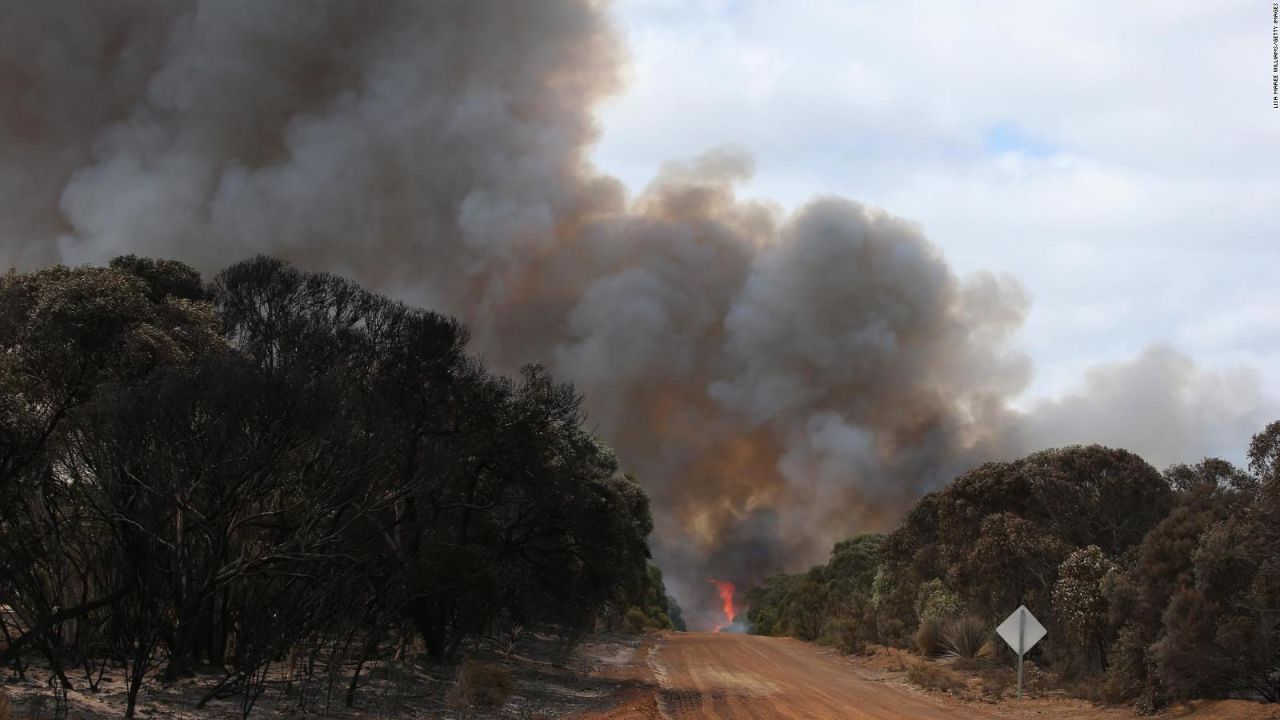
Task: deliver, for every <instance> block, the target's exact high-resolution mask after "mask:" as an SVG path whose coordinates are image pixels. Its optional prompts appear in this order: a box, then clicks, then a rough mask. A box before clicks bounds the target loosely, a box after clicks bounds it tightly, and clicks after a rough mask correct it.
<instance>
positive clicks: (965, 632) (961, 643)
mask: <svg viewBox="0 0 1280 720" xmlns="http://www.w3.org/2000/svg"><path fill="white" fill-rule="evenodd" d="M990 640H991V629H990V627H988V626H987V624H986V623H985V622H983V621H982V619H981V618H976V617H974V616H972V615H966V616H964V617H961V618H956V619H955V620H952V621H951V622H949V623H947V625H946V627H944V628H943V630H942V647H943V649H944V650H946V653H947V654H948V655H953V656H955V657H959V658H967V659H973V658H977V657H979V656H982V655H989V654H991V650H992V648H991V644H990V642H989V641H990Z"/></svg>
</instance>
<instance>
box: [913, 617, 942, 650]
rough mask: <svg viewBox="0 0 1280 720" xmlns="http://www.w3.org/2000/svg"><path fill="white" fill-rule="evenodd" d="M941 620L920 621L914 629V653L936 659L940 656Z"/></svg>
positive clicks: (935, 618)
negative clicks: (918, 625)
mask: <svg viewBox="0 0 1280 720" xmlns="http://www.w3.org/2000/svg"><path fill="white" fill-rule="evenodd" d="M942 629H943V620H942V618H940V617H927V618H924V619H923V620H921V621H920V627H918V628H916V637H915V645H916V652H919V653H920V654H921V655H923V656H925V657H936V656H937V655H941V654H942Z"/></svg>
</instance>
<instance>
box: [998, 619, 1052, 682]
mask: <svg viewBox="0 0 1280 720" xmlns="http://www.w3.org/2000/svg"><path fill="white" fill-rule="evenodd" d="M1047 633H1048V631H1047V630H1045V629H1044V626H1043V625H1041V624H1040V621H1039V620H1037V619H1036V616H1035V615H1032V614H1031V611H1030V610H1028V609H1027V606H1026V605H1019V606H1018V609H1017V610H1014V611H1013V613H1011V614H1010V615H1009V617H1007V618H1005V619H1004V622H1002V623H1000V625H999V626H997V627H996V635H999V636H1000V639H1001V640H1004V641H1005V643H1006V644H1007V645H1008V646H1009V648H1010V649H1011V650H1013V652H1014V653H1016V654H1017V656H1018V699H1022V679H1023V678H1022V656H1023V655H1026V654H1027V651H1028V650H1030V649H1031V648H1033V647H1035V646H1036V643H1038V642H1040V641H1041V640H1043V639H1044V636H1045V635H1046V634H1047Z"/></svg>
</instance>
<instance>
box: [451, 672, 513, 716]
mask: <svg viewBox="0 0 1280 720" xmlns="http://www.w3.org/2000/svg"><path fill="white" fill-rule="evenodd" d="M514 691H515V681H514V680H512V679H511V673H509V672H507V670H506V668H503V667H502V666H501V665H488V664H485V663H478V662H473V661H470V660H468V661H467V662H466V663H464V664H463V665H462V669H461V670H460V671H458V679H457V681H456V682H454V685H453V689H452V690H450V691H449V704H450V705H451V706H453V707H455V708H457V709H459V710H476V709H486V710H493V709H497V708H500V707H502V706H503V705H506V704H507V700H509V699H510V698H511V693H512V692H514Z"/></svg>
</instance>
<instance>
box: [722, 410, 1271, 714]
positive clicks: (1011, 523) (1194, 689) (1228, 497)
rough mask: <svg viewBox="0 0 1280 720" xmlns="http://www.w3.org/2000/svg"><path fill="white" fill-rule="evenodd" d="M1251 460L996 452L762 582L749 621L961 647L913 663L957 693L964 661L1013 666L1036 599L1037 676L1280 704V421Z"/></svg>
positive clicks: (1081, 688)
mask: <svg viewBox="0 0 1280 720" xmlns="http://www.w3.org/2000/svg"><path fill="white" fill-rule="evenodd" d="M1248 457H1249V467H1248V469H1247V470H1245V469H1241V468H1237V467H1234V466H1232V465H1231V464H1230V463H1228V462H1226V461H1223V460H1217V459H1205V460H1204V461H1202V462H1200V463H1198V464H1195V465H1177V466H1174V467H1171V468H1169V469H1167V470H1166V471H1165V472H1164V473H1160V472H1158V471H1156V470H1155V469H1154V468H1152V467H1151V466H1150V465H1148V464H1147V463H1146V462H1144V461H1143V460H1142V459H1141V458H1139V457H1137V456H1136V455H1134V454H1132V453H1130V452H1127V451H1124V450H1117V449H1110V448H1104V447H1099V446H1089V447H1068V448H1062V449H1056V450H1048V451H1044V452H1038V453H1035V454H1033V455H1030V456H1027V457H1025V458H1022V459H1020V460H1016V461H1013V462H1002V463H988V464H986V465H983V466H981V467H979V468H976V469H974V470H972V471H970V472H968V473H966V474H965V475H963V476H961V477H959V478H956V479H955V481H953V482H952V483H951V484H949V485H948V486H946V487H945V488H943V489H942V490H939V491H937V492H935V493H932V494H929V495H927V496H925V497H923V498H921V499H920V501H919V502H917V503H916V504H915V506H914V507H913V508H912V509H911V511H910V512H909V513H907V515H906V517H905V519H904V520H903V522H902V524H901V526H900V527H899V528H898V529H896V530H894V531H893V532H891V533H888V534H886V535H863V536H859V537H856V538H853V539H851V540H846V541H844V542H841V543H839V544H837V545H836V546H835V548H833V549H832V552H831V557H830V560H829V561H828V562H827V563H826V564H825V565H821V566H818V567H815V568H813V569H811V570H809V571H808V572H805V573H800V574H795V575H776V576H773V577H770V578H768V579H767V580H766V581H765V582H764V583H763V585H762V586H760V587H758V588H755V589H753V590H751V591H750V592H749V593H748V595H747V598H746V600H747V603H749V605H750V610H749V613H748V619H749V620H750V622H751V625H752V627H753V631H754V632H757V633H760V634H766V635H790V636H794V637H797V638H800V639H803V640H809V641H817V642H822V643H826V644H829V645H833V646H837V647H839V648H840V649H841V650H844V651H846V652H860V651H862V650H863V649H864V648H866V647H867V644H868V643H878V644H882V645H887V646H892V647H897V648H910V649H911V650H912V651H913V652H915V653H917V654H919V655H921V656H924V657H926V658H932V657H944V658H950V659H949V660H947V661H946V662H945V663H944V664H945V665H946V667H945V668H937V667H933V664H923V665H919V666H918V667H914V669H912V671H911V672H912V675H913V677H914V679H915V681H916V682H917V683H918V684H922V685H924V686H927V687H934V688H941V689H948V690H954V689H955V688H956V687H958V685H957V682H958V681H957V679H956V678H955V677H954V676H953V675H952V670H953V669H961V670H963V669H969V670H973V671H985V670H990V671H991V672H987V673H986V675H989V676H991V677H995V674H998V673H999V672H1001V670H1000V669H1001V668H1007V667H1009V666H1010V665H1012V659H1013V655H1012V653H1011V652H1010V651H1009V650H1008V649H1007V648H1006V647H1005V646H1004V643H1003V642H1002V641H999V640H998V639H997V638H996V637H995V634H994V627H995V625H996V624H998V623H999V622H1000V621H1001V620H1003V619H1004V618H1005V617H1006V616H1007V615H1008V614H1009V613H1010V612H1012V611H1013V610H1014V609H1015V608H1016V607H1017V606H1018V605H1019V604H1025V605H1026V606H1027V607H1028V608H1030V609H1031V611H1032V612H1033V613H1034V614H1035V615H1036V617H1037V618H1039V619H1040V621H1041V622H1042V623H1044V625H1045V627H1046V628H1048V629H1049V634H1048V636H1047V637H1046V638H1045V639H1044V640H1043V641H1042V642H1041V643H1040V644H1039V645H1038V646H1037V647H1036V648H1035V649H1033V651H1032V652H1031V654H1030V655H1029V656H1028V657H1029V658H1030V659H1031V663H1032V667H1033V668H1035V672H1036V673H1038V675H1037V683H1042V682H1046V681H1050V680H1051V681H1052V682H1053V683H1054V684H1055V685H1056V686H1058V687H1063V688H1067V689H1070V690H1073V691H1074V692H1075V693H1077V694H1079V695H1082V696H1086V697H1089V698H1091V699H1095V700H1098V701H1101V702H1108V703H1122V702H1125V703H1133V704H1134V705H1135V706H1136V707H1137V708H1138V709H1139V710H1146V711H1150V710H1156V709H1158V708H1161V707H1165V706H1167V705H1169V704H1171V703H1175V702H1181V701H1185V700H1189V699H1191V698H1248V699H1256V700H1265V701H1269V702H1276V701H1280V423H1273V424H1271V425H1270V426H1268V427H1267V428H1266V429H1264V430H1263V431H1262V432H1260V433H1259V434H1257V435H1255V436H1254V437H1253V439H1252V442H1251V444H1250V446H1249V453H1248ZM1040 673H1042V675H1041V674H1040ZM1042 677H1043V678H1048V679H1050V680H1042V679H1041V678H1042ZM1004 685H1005V683H1004V681H1000V682H998V683H995V684H994V685H993V687H995V688H997V689H996V690H995V691H994V693H995V694H996V695H997V696H998V695H999V694H1000V693H1001V692H1004V689H1003V688H1004Z"/></svg>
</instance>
